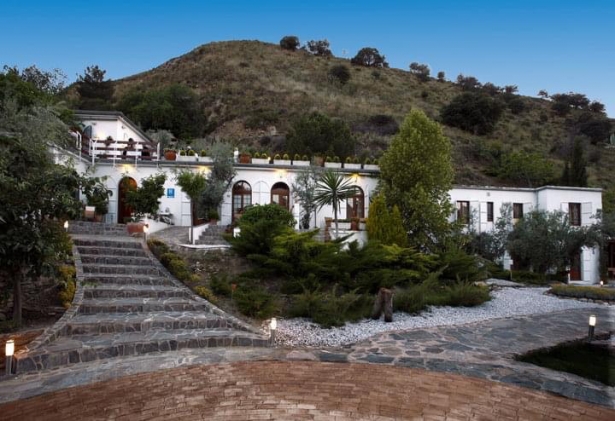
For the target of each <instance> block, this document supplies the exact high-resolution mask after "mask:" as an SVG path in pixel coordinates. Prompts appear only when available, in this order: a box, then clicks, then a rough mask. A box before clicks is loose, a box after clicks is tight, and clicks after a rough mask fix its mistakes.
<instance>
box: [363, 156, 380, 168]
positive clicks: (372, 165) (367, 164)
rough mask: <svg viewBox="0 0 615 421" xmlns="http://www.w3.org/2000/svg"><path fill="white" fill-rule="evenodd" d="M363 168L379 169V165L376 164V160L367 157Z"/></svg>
mask: <svg viewBox="0 0 615 421" xmlns="http://www.w3.org/2000/svg"><path fill="white" fill-rule="evenodd" d="M363 169H364V170H378V169H379V167H378V165H377V164H376V162H375V160H372V159H370V158H365V161H364V163H363Z"/></svg>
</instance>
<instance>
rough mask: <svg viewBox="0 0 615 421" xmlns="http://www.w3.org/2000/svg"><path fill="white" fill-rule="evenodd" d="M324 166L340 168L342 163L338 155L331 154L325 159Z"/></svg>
mask: <svg viewBox="0 0 615 421" xmlns="http://www.w3.org/2000/svg"><path fill="white" fill-rule="evenodd" d="M325 167H327V168H342V164H341V162H340V157H339V156H337V155H336V156H333V157H330V156H328V157H327V159H326V161H325Z"/></svg>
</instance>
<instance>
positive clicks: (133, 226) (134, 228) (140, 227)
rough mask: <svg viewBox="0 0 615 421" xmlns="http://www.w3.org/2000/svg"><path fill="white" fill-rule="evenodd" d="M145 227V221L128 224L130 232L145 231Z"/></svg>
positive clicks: (138, 232)
mask: <svg viewBox="0 0 615 421" xmlns="http://www.w3.org/2000/svg"><path fill="white" fill-rule="evenodd" d="M143 227H145V223H144V222H129V223H128V224H126V228H127V229H128V234H131V235H132V234H140V233H142V232H143Z"/></svg>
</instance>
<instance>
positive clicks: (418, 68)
mask: <svg viewBox="0 0 615 421" xmlns="http://www.w3.org/2000/svg"><path fill="white" fill-rule="evenodd" d="M430 71H431V70H430V69H429V66H428V65H426V64H421V63H417V62H416V61H415V62H413V63H410V73H412V74H413V75H415V76H416V77H417V78H418V79H419V80H420V81H422V82H427V81H428V80H429V73H430Z"/></svg>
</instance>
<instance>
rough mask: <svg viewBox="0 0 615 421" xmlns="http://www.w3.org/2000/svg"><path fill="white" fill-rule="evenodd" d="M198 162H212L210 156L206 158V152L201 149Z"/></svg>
mask: <svg viewBox="0 0 615 421" xmlns="http://www.w3.org/2000/svg"><path fill="white" fill-rule="evenodd" d="M199 161H200V162H205V163H207V162H213V160H212V159H211V156H207V151H206V150H205V149H202V150H201V152H200V153H199Z"/></svg>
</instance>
